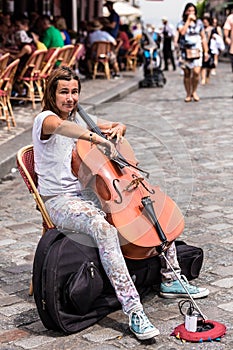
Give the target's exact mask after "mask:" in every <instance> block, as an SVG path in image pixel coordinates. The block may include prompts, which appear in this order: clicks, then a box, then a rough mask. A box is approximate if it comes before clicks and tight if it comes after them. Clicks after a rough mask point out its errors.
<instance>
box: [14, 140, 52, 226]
mask: <svg viewBox="0 0 233 350" xmlns="http://www.w3.org/2000/svg"><path fill="white" fill-rule="evenodd" d="M16 161H17V166H18V169H19V172H20V174H21V176H22V178H23V180H24V182H25V184H26V186H27V188H28V190H29V192H30V193H32V194H33V197H34V200H35V201H36V204H37V206H38V209H39V211H40V212H41V215H42V218H43V226H44V227H45V229H49V228H54V224H53V223H52V221H51V219H50V217H49V214H48V212H47V210H46V208H45V205H44V202H43V201H42V198H41V196H40V194H39V192H38V190H37V174H36V173H35V170H34V152H33V146H32V145H28V146H25V147H22V148H21V149H20V150H19V151H18V152H17V155H16Z"/></svg>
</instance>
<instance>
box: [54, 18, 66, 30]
mask: <svg viewBox="0 0 233 350" xmlns="http://www.w3.org/2000/svg"><path fill="white" fill-rule="evenodd" d="M56 27H57V29H59V30H67V25H66V20H65V18H63V17H59V18H58V19H57V20H56Z"/></svg>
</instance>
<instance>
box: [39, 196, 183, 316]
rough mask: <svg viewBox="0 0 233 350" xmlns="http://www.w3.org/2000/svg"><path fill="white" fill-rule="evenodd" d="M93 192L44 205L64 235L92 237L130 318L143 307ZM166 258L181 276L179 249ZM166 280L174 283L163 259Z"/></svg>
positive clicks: (163, 273)
mask: <svg viewBox="0 0 233 350" xmlns="http://www.w3.org/2000/svg"><path fill="white" fill-rule="evenodd" d="M97 201H98V199H97V198H96V196H95V194H94V193H91V192H88V191H86V192H85V191H83V192H82V194H81V195H79V196H71V195H67V194H62V195H58V196H55V197H53V198H50V199H48V200H47V201H46V202H45V206H46V208H47V210H48V213H49V215H50V218H51V220H52V221H53V223H54V224H55V225H56V227H57V228H58V229H59V230H60V231H62V232H64V233H65V232H67V233H68V232H69V233H71V232H79V233H85V234H87V235H89V236H91V237H92V238H93V240H94V242H95V243H96V245H97V247H98V249H99V255H100V259H101V262H102V265H103V268H104V270H105V272H106V274H107V276H108V278H109V280H110V282H111V284H112V285H113V287H114V289H115V292H116V296H117V298H118V300H119V302H120V303H121V305H122V309H123V312H124V313H125V314H127V315H129V314H130V312H131V311H132V310H133V309H135V308H137V309H138V308H142V305H141V302H140V296H139V294H138V292H137V290H136V287H135V285H134V283H133V281H132V279H131V276H130V274H129V272H128V268H127V266H126V263H125V260H124V257H123V255H122V252H121V248H120V243H119V239H118V233H117V230H116V228H115V227H114V226H112V225H110V224H109V223H108V222H107V221H106V220H105V214H104V213H103V212H102V211H101V210H100V209H99V208H98V202H97ZM166 256H167V258H168V259H169V262H170V263H171V265H172V266H173V268H174V269H175V270H176V271H177V272H178V273H179V272H180V268H179V264H178V262H177V258H176V249H175V246H174V245H173V244H172V245H171V247H170V248H169V249H168V250H167V252H166ZM161 262H162V269H161V273H162V278H163V280H173V279H175V278H174V276H173V272H172V271H171V269H169V267H168V266H166V261H165V260H164V259H162V261H161Z"/></svg>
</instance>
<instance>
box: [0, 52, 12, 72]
mask: <svg viewBox="0 0 233 350" xmlns="http://www.w3.org/2000/svg"><path fill="white" fill-rule="evenodd" d="M9 58H10V53H9V52H6V53H5V54H3V55H2V56H1V57H0V74H2V73H3V72H4V70H5V68H6V66H7V64H8V62H9Z"/></svg>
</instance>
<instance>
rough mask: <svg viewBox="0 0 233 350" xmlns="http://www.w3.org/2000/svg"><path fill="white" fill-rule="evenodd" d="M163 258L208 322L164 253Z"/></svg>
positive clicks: (205, 318)
mask: <svg viewBox="0 0 233 350" xmlns="http://www.w3.org/2000/svg"><path fill="white" fill-rule="evenodd" d="M161 256H162V257H163V258H164V259H165V260H166V262H167V264H168V265H169V267H170V268H171V270H172V271H173V273H174V275H175V276H176V277H177V279H178V281H179V282H180V284H181V285H182V287H183V288H184V290H185V291H186V293H187V294H188V296H189V298H190V299H191V301H192V303H193V305H194V306H195V308H196V309H197V310H198V312H199V313H200V315H201V316H202V317H203V319H204V320H207V319H208V318H207V317H206V316H205V315H204V314H203V312H202V311H201V309H200V308H199V306H198V305H197V303H196V302H195V300H194V299H193V297H192V296H191V294H190V293H189V291H188V289H187V288H186V286H185V284H184V283H183V281H182V280H181V278H180V277H179V276H178V275H177V273H176V271H175V270H174V269H173V267H172V265H171V264H170V262H169V260H168V259H167V257H166V255H165V253H164V252H162V253H161Z"/></svg>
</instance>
